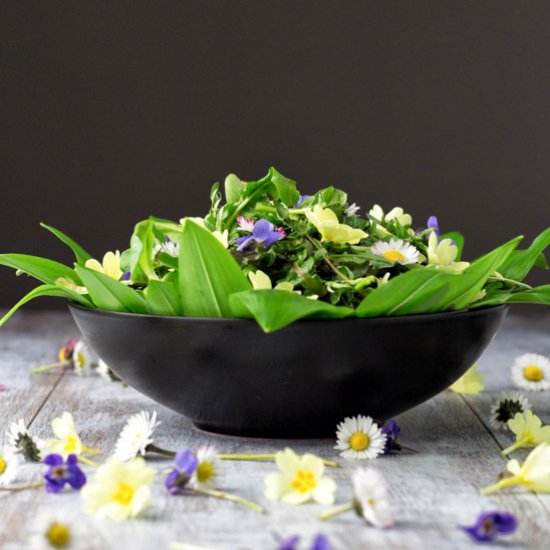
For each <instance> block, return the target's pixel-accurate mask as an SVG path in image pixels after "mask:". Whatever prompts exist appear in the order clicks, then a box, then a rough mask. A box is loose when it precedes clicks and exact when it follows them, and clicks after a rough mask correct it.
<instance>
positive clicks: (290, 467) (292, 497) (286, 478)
mask: <svg viewBox="0 0 550 550" xmlns="http://www.w3.org/2000/svg"><path fill="white" fill-rule="evenodd" d="M275 463H276V464H277V466H278V468H279V470H280V472H273V473H271V474H268V475H267V476H266V478H265V496H266V497H267V498H268V499H269V500H281V501H283V502H285V503H286V504H303V503H304V502H307V501H308V500H314V501H315V502H318V503H319V504H332V503H333V502H334V492H335V491H336V483H335V482H334V481H333V480H332V479H330V478H328V477H323V474H324V472H325V465H324V464H323V461H322V459H320V458H319V457H317V456H315V455H313V454H310V453H306V454H304V455H302V456H298V455H297V454H296V453H295V452H294V451H293V450H292V449H288V448H287V449H285V450H284V451H279V452H278V453H277V454H276V455H275Z"/></svg>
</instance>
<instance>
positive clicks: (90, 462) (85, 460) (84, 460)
mask: <svg viewBox="0 0 550 550" xmlns="http://www.w3.org/2000/svg"><path fill="white" fill-rule="evenodd" d="M78 461H79V462H82V464H86V465H88V466H93V467H94V468H99V464H98V463H97V462H94V461H93V460H90V459H89V458H86V457H85V456H82V455H79V456H78Z"/></svg>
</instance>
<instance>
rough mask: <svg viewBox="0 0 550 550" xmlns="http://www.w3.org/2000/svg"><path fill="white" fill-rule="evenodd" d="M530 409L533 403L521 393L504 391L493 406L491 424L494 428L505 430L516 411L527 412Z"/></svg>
mask: <svg viewBox="0 0 550 550" xmlns="http://www.w3.org/2000/svg"><path fill="white" fill-rule="evenodd" d="M529 410H531V404H530V403H529V401H528V400H527V398H526V397H524V396H523V395H522V394H521V393H519V392H517V391H504V392H502V393H501V394H500V395H499V396H498V397H497V399H496V401H495V402H494V403H493V405H492V406H491V413H490V417H489V424H491V426H492V427H493V428H500V429H502V430H505V429H507V428H508V420H511V419H512V418H514V416H515V415H516V413H526V412H527V411H529Z"/></svg>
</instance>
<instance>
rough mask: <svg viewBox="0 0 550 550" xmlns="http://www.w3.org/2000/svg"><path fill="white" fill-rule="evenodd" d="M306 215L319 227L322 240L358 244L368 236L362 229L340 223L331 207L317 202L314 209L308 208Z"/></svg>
mask: <svg viewBox="0 0 550 550" xmlns="http://www.w3.org/2000/svg"><path fill="white" fill-rule="evenodd" d="M306 216H307V219H308V220H309V221H310V223H312V224H313V225H314V226H315V227H316V228H317V231H319V233H321V240H322V241H331V242H333V243H341V244H342V243H348V244H357V243H358V242H359V241H360V240H361V239H364V238H365V237H367V236H368V235H367V233H365V232H364V231H362V230H361V229H355V228H353V227H351V226H349V225H346V224H345V223H339V222H338V218H337V217H336V214H335V213H334V212H333V211H332V210H331V209H330V208H323V207H322V206H320V205H319V204H316V205H315V206H314V207H313V210H307V211H306Z"/></svg>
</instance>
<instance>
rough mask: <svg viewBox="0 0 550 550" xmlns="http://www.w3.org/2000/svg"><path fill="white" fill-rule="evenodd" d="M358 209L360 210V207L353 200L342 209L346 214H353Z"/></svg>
mask: <svg viewBox="0 0 550 550" xmlns="http://www.w3.org/2000/svg"><path fill="white" fill-rule="evenodd" d="M359 210H361V207H360V206H359V205H358V204H357V203H355V202H354V203H353V204H350V205H349V206H348V207H347V208H346V209H345V210H344V214H345V215H346V216H355V214H357V212H359Z"/></svg>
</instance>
